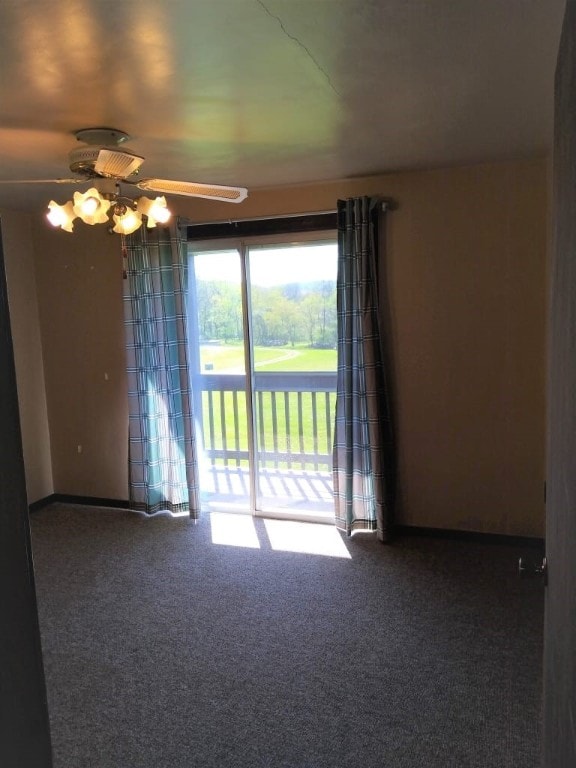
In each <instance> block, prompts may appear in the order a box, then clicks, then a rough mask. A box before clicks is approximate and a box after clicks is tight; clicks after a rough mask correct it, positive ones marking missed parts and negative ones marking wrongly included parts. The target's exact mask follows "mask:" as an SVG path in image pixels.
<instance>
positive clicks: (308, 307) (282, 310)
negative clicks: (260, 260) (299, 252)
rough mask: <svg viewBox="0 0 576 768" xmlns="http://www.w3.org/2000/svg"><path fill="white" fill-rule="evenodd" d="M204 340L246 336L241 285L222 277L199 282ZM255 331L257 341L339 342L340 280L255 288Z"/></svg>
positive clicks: (200, 325) (199, 314) (327, 346)
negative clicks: (224, 279)
mask: <svg viewBox="0 0 576 768" xmlns="http://www.w3.org/2000/svg"><path fill="white" fill-rule="evenodd" d="M195 301H196V306H197V317H198V335H199V340H200V342H201V343H202V342H206V341H213V340H215V339H217V340H219V341H222V342H224V343H230V342H235V341H242V339H243V324H242V298H241V295H240V291H239V289H238V286H237V285H234V284H231V283H229V282H225V281H219V280H201V281H198V282H196V284H195ZM250 303H251V315H252V333H253V338H254V344H255V345H257V346H264V347H265V346H281V345H286V344H290V345H292V346H294V345H295V344H302V343H303V344H307V345H308V346H310V347H315V348H318V349H332V348H335V347H336V340H337V325H336V323H337V321H336V283H335V282H334V281H331V280H323V281H316V282H310V283H287V284H285V285H278V286H271V287H264V286H259V285H254V286H252V288H251V291H250Z"/></svg>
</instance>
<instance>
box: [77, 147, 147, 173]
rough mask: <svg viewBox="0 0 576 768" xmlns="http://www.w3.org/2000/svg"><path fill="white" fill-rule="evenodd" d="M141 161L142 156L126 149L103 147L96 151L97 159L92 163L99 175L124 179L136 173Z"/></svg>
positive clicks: (142, 160) (142, 159)
mask: <svg viewBox="0 0 576 768" xmlns="http://www.w3.org/2000/svg"><path fill="white" fill-rule="evenodd" d="M88 151H90V150H88ZM143 162H144V158H143V157H139V156H138V155H134V154H133V153H132V152H128V150H115V149H104V148H103V149H101V150H100V151H99V152H98V159H97V160H96V162H95V163H94V170H95V172H96V173H98V174H99V175H100V176H108V177H110V178H112V179H124V178H126V177H128V176H131V175H132V174H133V173H136V171H137V170H138V168H140V166H141V165H142V163H143Z"/></svg>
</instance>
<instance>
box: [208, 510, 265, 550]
mask: <svg viewBox="0 0 576 768" xmlns="http://www.w3.org/2000/svg"><path fill="white" fill-rule="evenodd" d="M210 525H211V527H212V544H223V545H225V546H229V547H247V548H249V549H260V542H259V541H258V534H257V532H256V526H255V525H254V520H253V519H252V518H251V517H250V515H236V514H234V513H233V512H211V513H210Z"/></svg>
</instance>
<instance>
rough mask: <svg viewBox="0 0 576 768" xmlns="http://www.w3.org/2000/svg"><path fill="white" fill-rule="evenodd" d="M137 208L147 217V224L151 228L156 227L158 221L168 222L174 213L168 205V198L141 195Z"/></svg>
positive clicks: (161, 222)
mask: <svg viewBox="0 0 576 768" xmlns="http://www.w3.org/2000/svg"><path fill="white" fill-rule="evenodd" d="M136 207H137V210H138V211H139V212H140V213H141V214H142V213H143V214H144V215H145V216H146V217H147V223H146V226H147V227H148V228H149V229H152V227H155V226H156V224H157V223H160V224H166V222H167V221H168V219H169V218H170V216H171V215H172V214H171V213H170V211H169V210H168V208H167V206H166V198H165V197H164V196H162V197H155V198H154V200H151V199H150V198H149V197H140V198H139V199H138V202H137V204H136Z"/></svg>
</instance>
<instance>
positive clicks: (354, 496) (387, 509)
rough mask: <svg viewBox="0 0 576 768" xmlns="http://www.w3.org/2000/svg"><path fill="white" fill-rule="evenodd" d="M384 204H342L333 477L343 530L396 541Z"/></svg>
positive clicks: (361, 200) (358, 201) (362, 200)
mask: <svg viewBox="0 0 576 768" xmlns="http://www.w3.org/2000/svg"><path fill="white" fill-rule="evenodd" d="M381 210H382V205H381V203H379V202H378V201H377V200H375V199H371V198H368V197H362V198H354V199H349V200H339V201H338V277H337V306H338V374H337V385H336V388H337V389H336V423H335V430H334V451H333V474H334V497H335V507H336V525H337V526H338V527H339V528H341V529H343V530H345V531H346V532H347V533H348V534H351V533H352V532H353V531H355V530H376V531H377V535H378V538H379V539H380V540H381V541H387V540H388V539H389V538H390V536H391V531H392V525H393V511H394V496H395V447H394V439H393V430H392V422H391V409H390V402H389V392H388V383H387V373H386V365H385V350H384V346H383V345H384V339H383V332H382V329H383V316H382V311H383V307H382V306H381V302H380V296H379V277H378V224H379V219H380V215H381V214H380V212H381Z"/></svg>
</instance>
